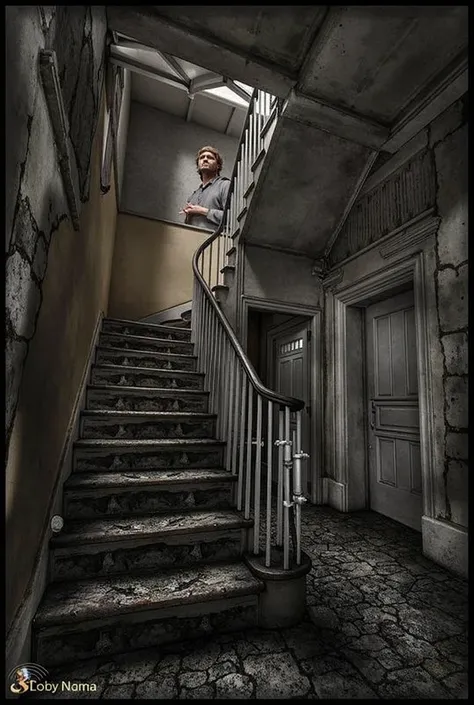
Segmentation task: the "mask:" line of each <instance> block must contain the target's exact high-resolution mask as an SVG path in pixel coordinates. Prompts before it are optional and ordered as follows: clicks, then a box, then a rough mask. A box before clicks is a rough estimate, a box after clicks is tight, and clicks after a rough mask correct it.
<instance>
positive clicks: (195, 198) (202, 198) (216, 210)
mask: <svg viewBox="0 0 474 705" xmlns="http://www.w3.org/2000/svg"><path fill="white" fill-rule="evenodd" d="M229 186H230V180H229V179H228V178H227V177H226V176H216V178H215V179H213V180H212V181H208V183H207V184H206V185H205V186H203V185H202V184H201V185H200V186H199V188H197V189H196V190H195V191H193V192H192V194H191V195H190V197H189V198H188V201H187V202H188V203H192V204H193V205H194V206H204V208H209V213H208V214H207V216H206V215H187V216H186V220H185V222H186V223H187V224H188V225H194V226H195V227H197V228H207V229H208V230H209V229H211V230H215V229H216V227H218V226H219V225H220V223H221V220H222V216H223V214H224V206H225V202H226V199H227V192H228V190H229Z"/></svg>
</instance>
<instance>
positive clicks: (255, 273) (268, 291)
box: [243, 245, 323, 306]
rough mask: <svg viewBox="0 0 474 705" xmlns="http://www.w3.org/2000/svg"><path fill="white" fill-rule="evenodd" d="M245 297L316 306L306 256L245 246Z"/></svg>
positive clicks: (315, 288) (316, 295)
mask: <svg viewBox="0 0 474 705" xmlns="http://www.w3.org/2000/svg"><path fill="white" fill-rule="evenodd" d="M244 253H245V254H244V257H245V260H244V282H243V294H244V296H252V297H256V298H259V299H272V300H273V301H282V302H285V303H296V304H306V305H307V306H319V305H320V304H321V301H322V298H323V297H322V293H321V291H322V290H321V288H320V287H319V286H318V285H317V282H318V280H317V279H316V278H315V277H314V276H313V275H312V273H311V271H312V267H313V262H312V260H311V259H310V258H309V257H301V256H297V255H291V254H286V253H285V252H279V251H277V250H270V249H267V248H263V247H256V246H253V245H246V247H245V250H244Z"/></svg>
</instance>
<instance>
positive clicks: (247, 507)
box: [244, 381, 253, 519]
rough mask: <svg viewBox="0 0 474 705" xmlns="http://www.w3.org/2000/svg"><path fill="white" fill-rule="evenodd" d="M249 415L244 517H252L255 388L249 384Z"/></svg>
mask: <svg viewBox="0 0 474 705" xmlns="http://www.w3.org/2000/svg"><path fill="white" fill-rule="evenodd" d="M248 399H249V403H248V413H247V471H246V474H245V511H244V517H245V518H246V519H248V518H249V517H250V482H251V469H252V423H253V418H252V411H253V408H252V406H253V387H252V385H251V384H250V381H249V382H248Z"/></svg>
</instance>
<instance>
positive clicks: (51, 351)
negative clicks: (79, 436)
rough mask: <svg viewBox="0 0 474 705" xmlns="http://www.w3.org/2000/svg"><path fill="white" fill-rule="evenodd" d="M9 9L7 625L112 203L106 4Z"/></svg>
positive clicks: (109, 239)
mask: <svg viewBox="0 0 474 705" xmlns="http://www.w3.org/2000/svg"><path fill="white" fill-rule="evenodd" d="M6 19H7V33H6V37H7V62H8V64H9V68H10V70H9V72H8V73H7V96H8V100H7V115H6V118H7V135H8V139H7V149H8V158H7V170H6V182H7V189H6V193H7V223H6V227H7V230H6V233H7V259H6V337H7V340H6V391H7V393H6V412H7V413H6V462H7V470H6V475H7V478H6V479H7V565H8V566H9V569H8V579H7V626H8V625H9V624H10V623H11V620H12V619H13V617H14V615H15V612H16V610H17V608H18V606H19V605H20V603H21V601H22V599H23V597H24V595H25V590H26V589H27V586H28V583H29V581H30V579H31V576H32V572H33V570H34V562H35V558H36V555H37V552H38V548H39V545H40V542H41V541H42V540H43V537H44V535H45V529H46V525H47V523H48V520H49V517H48V510H49V505H50V501H51V497H52V493H53V488H54V484H55V481H56V479H57V477H58V473H59V470H60V468H59V462H60V457H61V453H62V451H63V448H64V443H65V440H66V434H67V429H68V424H69V422H70V419H71V414H72V411H73V408H74V403H75V400H76V395H77V393H78V389H79V384H80V381H81V378H82V375H83V372H84V369H85V365H86V362H87V357H88V353H89V347H90V344H91V341H92V335H93V332H94V328H95V325H96V322H97V318H98V316H99V313H100V312H101V311H106V309H107V300H108V292H109V281H110V266H111V261H112V254H113V243H114V236H115V219H116V205H115V194H114V193H113V189H112V190H111V192H110V193H109V194H107V196H101V195H100V187H99V173H100V155H101V141H102V130H101V129H99V130H97V129H96V128H97V125H98V123H99V115H100V112H101V110H102V109H103V101H102V97H101V96H102V86H103V80H102V76H103V60H104V47H105V31H106V21H105V11H104V8H103V7H100V6H95V7H92V6H84V7H71V8H69V7H62V6H51V7H38V6H29V7H13V6H10V7H7V8H6ZM41 48H50V49H54V50H55V51H56V52H57V59H58V68H59V75H60V82H61V89H62V93H63V98H64V104H65V108H66V112H67V115H68V120H69V126H70V139H71V142H72V145H73V148H74V154H75V157H76V162H77V169H78V173H79V176H80V191H81V201H82V210H81V217H80V230H79V232H77V231H74V230H73V227H72V224H71V220H70V217H69V213H68V207H67V203H66V199H65V194H64V189H63V183H62V179H61V174H60V171H59V168H58V164H57V159H56V151H55V145H54V140H53V134H52V128H51V122H50V118H49V114H48V108H47V105H46V102H45V98H44V93H43V89H42V86H41V83H40V80H39V70H38V52H39V50H40V49H41ZM100 124H101V125H102V121H101V122H100Z"/></svg>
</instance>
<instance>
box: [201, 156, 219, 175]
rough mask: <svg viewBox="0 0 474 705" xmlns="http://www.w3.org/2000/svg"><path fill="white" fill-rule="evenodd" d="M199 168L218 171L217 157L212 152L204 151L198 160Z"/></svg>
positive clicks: (213, 171)
mask: <svg viewBox="0 0 474 705" xmlns="http://www.w3.org/2000/svg"><path fill="white" fill-rule="evenodd" d="M198 165H199V170H200V171H201V170H205V171H210V172H212V173H214V174H215V173H217V159H216V158H215V156H214V155H213V153H212V152H203V153H202V154H201V155H200V156H199V160H198Z"/></svg>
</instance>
